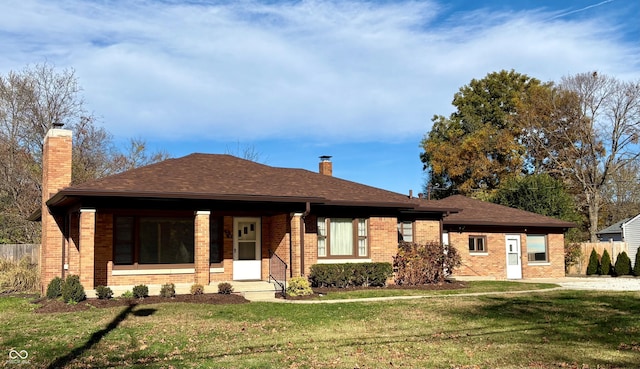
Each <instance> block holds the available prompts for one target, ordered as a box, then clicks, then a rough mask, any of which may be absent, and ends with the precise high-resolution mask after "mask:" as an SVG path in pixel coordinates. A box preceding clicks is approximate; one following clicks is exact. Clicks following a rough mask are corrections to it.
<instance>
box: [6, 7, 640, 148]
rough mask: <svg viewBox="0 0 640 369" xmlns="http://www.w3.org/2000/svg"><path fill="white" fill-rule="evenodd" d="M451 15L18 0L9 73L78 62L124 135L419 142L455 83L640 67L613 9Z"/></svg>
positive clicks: (90, 96) (432, 10)
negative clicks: (502, 75) (570, 14)
mask: <svg viewBox="0 0 640 369" xmlns="http://www.w3.org/2000/svg"><path fill="white" fill-rule="evenodd" d="M444 14H445V13H443V10H442V7H441V6H440V5H439V4H438V3H436V2H429V1H419V2H402V3H395V2H390V3H383V4H378V3H370V2H354V1H345V2H334V1H301V2H288V1H287V2H284V3H275V4H265V3H259V2H253V1H241V2H229V3H227V4H224V3H223V4H219V5H210V4H205V3H202V4H200V3H188V2H187V3H180V2H177V1H174V2H167V1H165V2H156V1H135V2H134V1H131V2H129V1H127V2H124V1H123V2H116V1H114V2H112V1H110V2H102V1H100V2H98V1H94V2H89V1H79V0H77V1H76V0H73V1H72V0H67V1H64V2H55V3H52V2H48V1H44V0H42V1H38V0H31V1H26V0H25V1H9V2H3V3H2V4H0V43H1V44H3V45H4V50H3V53H2V55H0V65H2V66H7V67H6V68H7V69H6V70H2V69H0V72H6V71H7V70H8V69H19V68H21V67H22V66H24V65H26V64H28V63H34V62H41V61H43V60H48V61H50V62H52V63H55V64H56V65H57V66H58V67H64V66H70V67H74V68H75V69H76V71H77V75H78V77H79V79H80V84H81V85H82V86H83V87H84V89H85V98H86V101H87V103H88V105H89V108H90V109H92V110H93V111H95V112H96V114H98V115H99V116H102V117H103V121H104V124H105V126H106V127H107V128H108V129H109V130H110V131H111V132H113V133H114V134H116V135H121V136H143V137H158V138H166V137H175V138H176V139H185V138H188V137H191V138H193V137H201V138H209V139H221V140H229V139H231V140H235V139H236V138H241V139H267V138H270V137H283V136H284V137H290V138H304V139H310V140H321V139H327V140H333V141H349V140H354V139H356V140H389V141H393V140H401V139H403V138H406V137H413V138H414V139H415V138H416V137H420V136H421V135H422V134H424V133H425V132H426V131H427V130H428V126H429V123H430V121H429V119H430V118H431V116H432V115H433V114H447V113H448V112H450V111H451V107H450V102H451V99H452V96H453V93H455V92H456V91H457V89H458V88H459V87H460V86H462V85H464V84H466V83H468V82H469V80H470V79H471V78H482V77H483V76H484V75H486V74H487V73H489V72H491V71H495V70H499V69H512V68H513V69H515V70H517V71H519V72H522V73H527V74H529V75H531V76H534V77H537V78H540V79H542V80H551V79H558V78H560V77H561V76H562V75H566V74H571V73H577V72H583V71H588V70H594V69H597V70H600V71H602V72H605V73H611V74H614V75H618V76H620V77H624V78H638V77H639V76H640V71H639V70H638V65H637V64H633V63H629V60H640V58H638V56H639V54H640V52H639V51H638V49H637V48H636V49H632V48H631V47H630V46H629V45H628V44H625V43H622V42H621V40H619V39H617V36H616V28H615V27H616V26H615V24H614V23H613V22H611V21H608V20H607V19H604V18H598V19H590V20H589V19H586V20H585V19H583V20H566V19H565V18H562V17H559V18H558V17H555V18H554V16H555V15H556V14H557V13H550V12H542V11H523V12H509V13H497V12H489V11H486V10H483V11H475V12H470V13H464V14H456V15H455V16H456V17H455V18H453V17H451V18H447V19H442V18H443V17H445V15H444ZM446 17H449V15H446ZM443 21H444V22H443Z"/></svg>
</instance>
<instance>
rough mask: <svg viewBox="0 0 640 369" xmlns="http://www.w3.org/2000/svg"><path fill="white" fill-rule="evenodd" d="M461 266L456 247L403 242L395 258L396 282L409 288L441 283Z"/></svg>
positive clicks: (437, 243)
mask: <svg viewBox="0 0 640 369" xmlns="http://www.w3.org/2000/svg"><path fill="white" fill-rule="evenodd" d="M460 264H461V258H460V255H459V254H458V251H457V250H456V249H455V248H454V247H451V246H448V245H441V244H440V243H439V242H429V243H426V244H424V245H421V244H417V243H413V242H401V243H400V244H399V245H398V255H396V256H394V257H393V269H394V271H395V273H396V276H395V282H396V284H397V285H408V286H417V285H422V284H429V283H441V282H444V281H445V279H446V278H447V277H448V276H449V275H451V273H452V272H453V270H454V269H455V268H457V267H458V266H460Z"/></svg>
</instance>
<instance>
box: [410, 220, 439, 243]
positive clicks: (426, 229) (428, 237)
mask: <svg viewBox="0 0 640 369" xmlns="http://www.w3.org/2000/svg"><path fill="white" fill-rule="evenodd" d="M413 231H414V235H413V242H415V243H419V244H426V243H430V242H440V221H439V220H416V221H415V222H414V223H413Z"/></svg>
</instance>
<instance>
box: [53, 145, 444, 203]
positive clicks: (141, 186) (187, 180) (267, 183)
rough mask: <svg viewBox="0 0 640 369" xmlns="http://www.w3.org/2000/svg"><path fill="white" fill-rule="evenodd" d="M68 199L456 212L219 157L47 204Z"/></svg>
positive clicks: (145, 170)
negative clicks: (282, 203)
mask: <svg viewBox="0 0 640 369" xmlns="http://www.w3.org/2000/svg"><path fill="white" fill-rule="evenodd" d="M69 196H71V197H91V196H115V197H140V198H176V199H220V200H225V199H228V200H239V201H242V200H245V201H252V200H254V201H274V202H275V201H291V202H312V203H325V204H331V205H354V206H381V207H398V208H410V209H416V210H419V211H443V212H446V211H455V210H456V209H450V208H449V207H447V206H446V205H445V204H438V203H429V204H427V203H425V202H424V201H417V199H409V198H408V196H406V195H402V194H399V193H395V192H390V191H386V190H382V189H379V188H375V187H371V186H366V185H363V184H359V183H355V182H351V181H347V180H343V179H340V178H336V177H331V176H326V175H322V174H319V173H316V172H311V171H308V170H304V169H290V168H276V167H271V166H268V165H264V164H259V163H255V162H252V161H249V160H244V159H240V158H237V157H234V156H231V155H218V154H191V155H188V156H185V157H181V158H176V159H168V160H165V161H162V162H160V163H156V164H152V165H148V166H145V167H141V168H137V169H133V170H130V171H127V172H124V173H120V174H116V175H113V176H109V177H105V178H102V179H98V180H95V181H92V182H88V183H84V184H81V185H76V186H72V187H68V188H65V189H63V190H62V191H60V192H59V193H58V194H57V195H56V196H54V197H53V198H52V199H51V200H49V201H48V202H47V203H48V204H49V205H55V204H57V203H58V202H60V201H62V200H63V199H64V198H65V197H69Z"/></svg>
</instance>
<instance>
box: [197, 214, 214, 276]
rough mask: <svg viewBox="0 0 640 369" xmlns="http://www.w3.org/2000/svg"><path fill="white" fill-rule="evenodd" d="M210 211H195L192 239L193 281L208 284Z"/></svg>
mask: <svg viewBox="0 0 640 369" xmlns="http://www.w3.org/2000/svg"><path fill="white" fill-rule="evenodd" d="M210 217H211V212H210V211H196V219H195V222H194V224H195V232H194V234H195V240H194V249H195V255H194V262H195V269H196V275H195V283H197V284H201V285H203V286H208V285H209V283H210V282H211V278H210V274H209V265H210V261H209V245H210V243H209V219H210Z"/></svg>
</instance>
